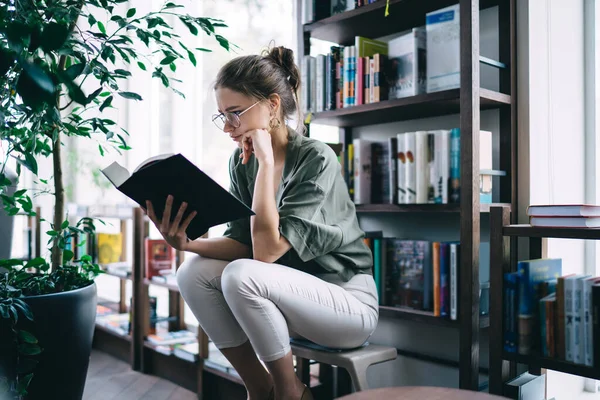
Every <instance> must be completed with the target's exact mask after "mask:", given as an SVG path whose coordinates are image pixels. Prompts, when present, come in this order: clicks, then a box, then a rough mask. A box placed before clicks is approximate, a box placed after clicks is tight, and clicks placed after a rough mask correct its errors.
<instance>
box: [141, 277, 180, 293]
mask: <svg viewBox="0 0 600 400" xmlns="http://www.w3.org/2000/svg"><path fill="white" fill-rule="evenodd" d="M144 284H145V285H148V286H149V285H154V286H160V287H164V288H167V289H169V290H170V291H172V292H177V293H179V287H177V286H176V285H169V284H168V283H163V282H156V281H153V280H151V279H147V278H144Z"/></svg>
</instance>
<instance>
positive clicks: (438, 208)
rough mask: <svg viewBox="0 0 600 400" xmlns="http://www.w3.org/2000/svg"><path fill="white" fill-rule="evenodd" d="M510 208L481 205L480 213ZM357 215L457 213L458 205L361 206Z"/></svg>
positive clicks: (357, 210) (504, 204)
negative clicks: (498, 208) (493, 209)
mask: <svg viewBox="0 0 600 400" xmlns="http://www.w3.org/2000/svg"><path fill="white" fill-rule="evenodd" d="M494 206H500V207H510V204H509V203H492V204H481V205H480V208H481V212H482V213H489V212H490V207H494ZM356 212H357V213H459V212H460V204H458V203H456V204H454V203H452V204H362V205H357V206H356Z"/></svg>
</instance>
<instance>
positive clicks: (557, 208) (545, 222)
mask: <svg viewBox="0 0 600 400" xmlns="http://www.w3.org/2000/svg"><path fill="white" fill-rule="evenodd" d="M527 215H528V216H529V223H530V224H531V226H542V227H550V228H600V206H597V205H588V204H564V205H558V204H557V205H531V206H529V207H528V208H527Z"/></svg>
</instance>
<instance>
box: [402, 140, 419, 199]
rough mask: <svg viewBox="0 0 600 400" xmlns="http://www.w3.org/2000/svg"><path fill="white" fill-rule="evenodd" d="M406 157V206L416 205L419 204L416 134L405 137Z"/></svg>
mask: <svg viewBox="0 0 600 400" xmlns="http://www.w3.org/2000/svg"><path fill="white" fill-rule="evenodd" d="M404 139H405V140H406V142H405V149H404V150H405V156H406V170H405V174H406V178H405V180H406V197H405V202H406V204H415V203H416V202H417V169H416V163H415V158H416V153H417V144H416V136H415V132H407V133H406V134H405V135H404Z"/></svg>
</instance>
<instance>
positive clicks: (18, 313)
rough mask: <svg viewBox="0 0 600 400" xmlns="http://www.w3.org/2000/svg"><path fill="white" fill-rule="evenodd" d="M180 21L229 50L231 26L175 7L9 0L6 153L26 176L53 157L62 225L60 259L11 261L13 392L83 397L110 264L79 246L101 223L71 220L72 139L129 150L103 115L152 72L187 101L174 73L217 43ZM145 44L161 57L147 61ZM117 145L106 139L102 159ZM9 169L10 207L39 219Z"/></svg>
mask: <svg viewBox="0 0 600 400" xmlns="http://www.w3.org/2000/svg"><path fill="white" fill-rule="evenodd" d="M176 24H183V25H182V26H183V27H185V29H187V30H189V32H190V33H191V34H193V35H198V34H199V33H200V32H203V34H206V35H208V36H209V37H211V38H213V39H214V40H215V43H218V44H219V45H220V46H221V47H223V48H225V49H226V50H229V45H230V44H229V42H228V41H227V39H225V38H224V37H223V36H221V35H219V34H218V33H217V31H218V29H220V28H221V27H224V26H225V25H224V24H223V23H222V21H220V20H215V19H212V18H199V17H193V16H191V15H189V14H187V13H186V12H185V10H184V8H183V6H180V5H177V4H175V3H173V2H167V3H165V4H164V5H163V6H162V7H161V8H160V9H158V10H155V11H152V12H149V13H138V12H137V11H136V9H135V8H131V7H128V2H127V0H60V1H48V0H26V1H16V0H0V143H2V145H3V148H4V150H5V152H6V157H7V158H8V157H13V158H14V159H16V160H17V162H18V168H17V171H16V172H17V176H20V173H21V169H22V168H26V169H27V170H29V171H31V172H32V173H33V175H34V176H36V177H37V176H38V160H39V159H40V158H42V157H51V158H52V165H53V170H52V174H51V176H52V181H51V185H52V190H51V192H52V196H53V198H54V209H53V219H52V221H43V220H42V221H43V222H44V223H47V224H49V226H50V227H49V229H48V230H47V234H48V235H49V237H50V240H49V242H48V245H49V250H50V252H49V254H50V256H49V259H46V258H44V257H40V258H35V259H32V260H29V261H27V262H24V261H21V260H11V259H8V258H6V259H2V260H0V271H2V269H4V271H2V272H1V273H0V398H2V399H13V398H18V399H22V398H27V399H42V398H43V399H76V398H81V396H82V394H83V389H84V385H85V378H86V374H87V367H88V361H89V355H90V351H91V343H92V337H93V332H94V321H95V314H96V286H95V283H94V278H95V277H96V276H97V275H98V274H99V273H101V272H102V271H101V269H100V268H99V266H98V265H97V264H95V263H94V262H93V260H92V259H91V258H90V257H89V256H82V257H79V258H76V257H75V252H74V251H73V249H72V248H71V243H74V241H73V240H72V239H73V238H74V237H75V236H76V235H80V234H93V233H94V231H95V228H94V221H93V220H92V219H90V218H83V219H81V220H80V221H78V222H77V223H76V224H75V225H71V224H70V223H69V220H68V218H66V216H65V210H64V208H65V206H64V198H65V194H64V186H63V168H62V165H63V164H62V161H61V148H62V139H63V138H64V137H67V136H68V137H71V138H76V140H90V139H92V138H95V137H97V136H98V135H102V136H103V137H104V138H105V140H106V143H109V144H110V145H111V146H112V147H114V148H115V149H117V151H119V150H128V149H129V147H128V146H127V143H126V140H125V138H126V137H127V135H128V133H127V132H126V131H125V130H124V129H122V128H119V126H118V124H117V122H115V121H113V120H111V119H110V118H107V117H105V116H104V115H103V112H104V110H106V109H109V108H112V107H113V106H112V104H113V102H115V103H116V100H115V99H117V98H123V99H127V100H133V101H139V100H142V98H141V96H140V95H139V94H137V93H135V92H131V91H127V90H125V89H122V88H123V87H124V85H123V83H124V82H125V81H127V79H129V78H130V77H131V76H132V74H134V73H135V74H138V73H151V74H152V77H154V78H157V79H159V80H160V81H161V82H162V84H163V85H164V86H166V87H170V88H172V89H173V90H174V91H175V92H176V93H178V94H180V95H182V96H183V94H182V93H181V92H180V91H178V90H177V89H175V88H174V87H173V86H174V85H177V84H178V83H179V82H180V81H178V80H177V79H175V78H174V77H172V75H173V74H170V73H168V71H167V73H166V72H165V71H166V70H167V69H170V70H171V71H173V72H174V71H176V68H177V65H178V64H179V63H180V62H191V63H192V64H193V65H194V66H195V65H196V63H197V61H196V54H198V53H197V52H199V51H210V50H208V49H203V48H193V46H186V45H185V44H184V43H183V39H181V37H180V35H178V34H177V29H176ZM136 46H138V47H136ZM139 46H143V47H144V48H145V49H147V50H148V51H147V52H148V53H150V54H149V55H147V56H144V57H143V58H142V55H140V54H141V53H142V52H140V51H139ZM119 66H121V67H119ZM134 71H135V72H134ZM144 71H146V72H144ZM84 83H85V85H86V86H84ZM88 87H92V89H91V90H88V89H87V88H88ZM86 92H87V93H86ZM106 150H107V147H104V146H102V145H101V146H99V153H100V155H104V152H105V151H106ZM5 165H6V159H4V160H0V198H1V199H2V204H3V208H4V210H5V211H6V212H7V213H8V215H15V214H17V213H20V212H24V213H26V214H29V215H35V214H34V212H33V201H32V198H31V196H30V194H31V193H30V190H25V189H21V190H17V191H15V192H13V193H9V191H8V189H9V188H10V187H11V186H14V184H15V180H16V178H15V177H14V176H10V175H8V173H7V171H6V170H5V167H4V166H5ZM38 179H39V181H40V182H41V183H42V184H48V181H47V180H43V179H41V177H39V178H38Z"/></svg>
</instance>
